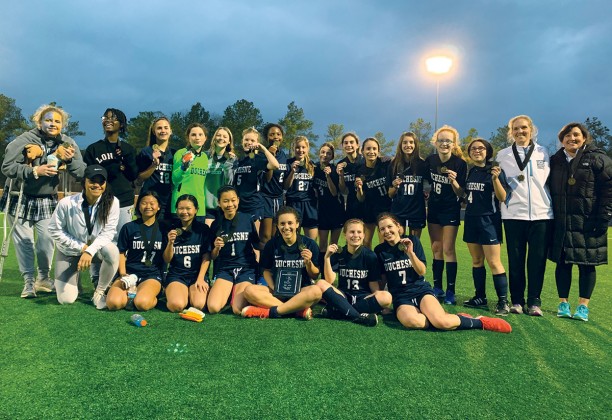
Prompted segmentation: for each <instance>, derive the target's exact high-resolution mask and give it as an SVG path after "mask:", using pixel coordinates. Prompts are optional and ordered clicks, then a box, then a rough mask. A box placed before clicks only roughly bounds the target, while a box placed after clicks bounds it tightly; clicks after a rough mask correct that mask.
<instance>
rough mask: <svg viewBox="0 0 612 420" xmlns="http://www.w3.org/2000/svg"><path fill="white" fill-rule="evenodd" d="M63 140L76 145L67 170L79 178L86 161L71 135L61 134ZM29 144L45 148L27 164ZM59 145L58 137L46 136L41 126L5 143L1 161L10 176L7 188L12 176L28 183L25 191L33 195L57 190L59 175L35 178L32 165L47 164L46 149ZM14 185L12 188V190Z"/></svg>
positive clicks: (52, 192) (50, 193) (81, 176)
mask: <svg viewBox="0 0 612 420" xmlns="http://www.w3.org/2000/svg"><path fill="white" fill-rule="evenodd" d="M61 142H62V143H63V142H68V143H70V144H72V145H73V146H74V149H75V153H74V157H73V158H72V160H71V161H70V162H68V163H66V169H67V171H68V172H69V173H70V174H71V175H72V176H73V177H75V178H76V179H79V180H80V179H81V178H83V173H84V171H85V167H86V166H87V165H85V162H83V157H82V156H81V151H80V150H79V146H77V144H76V142H75V141H74V140H73V139H71V138H70V137H68V136H66V135H64V134H62V137H61ZM28 144H37V145H39V146H40V147H41V148H42V149H43V156H42V157H41V158H37V159H36V160H34V162H33V163H32V165H31V166H30V165H28V164H27V163H26V160H25V154H24V149H25V146H26V145H28ZM55 148H56V145H55V140H51V139H47V138H44V137H43V135H42V133H41V131H40V130H39V129H38V128H35V129H32V130H30V131H26V132H25V133H23V134H21V135H20V136H18V137H17V138H15V139H14V140H13V141H11V142H10V143H9V144H8V145H7V146H6V151H5V154H4V161H3V162H2V173H3V174H4V175H5V176H6V177H7V180H6V184H5V188H7V187H8V184H9V182H10V179H17V180H18V181H23V182H25V185H24V188H23V192H24V194H27V195H30V196H35V197H39V196H45V195H52V194H56V193H57V186H58V184H59V176H52V177H49V176H40V177H39V178H38V179H35V178H34V172H33V167H34V166H39V165H44V164H46V163H47V152H48V151H49V150H54V149H55ZM14 189H15V187H13V190H14Z"/></svg>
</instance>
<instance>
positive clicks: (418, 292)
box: [374, 213, 512, 333]
mask: <svg viewBox="0 0 612 420" xmlns="http://www.w3.org/2000/svg"><path fill="white" fill-rule="evenodd" d="M400 226H401V225H400V223H399V221H398V220H397V219H396V218H395V216H393V215H392V214H390V213H383V214H381V215H380V216H378V230H379V231H380V233H381V234H382V235H383V238H384V240H385V242H383V243H381V244H379V245H378V246H377V247H376V248H375V249H374V252H375V253H376V254H377V255H378V261H379V264H380V267H381V271H382V273H383V274H382V280H383V285H381V286H384V283H388V286H389V292H391V295H393V308H394V309H395V314H396V316H397V319H398V320H399V322H400V323H401V324H402V325H403V326H404V327H406V328H409V329H425V328H427V327H429V326H430V325H431V326H432V327H434V328H436V329H439V330H470V329H484V330H490V331H497V332H503V333H509V332H511V331H512V327H511V326H510V324H508V323H507V322H506V321H504V320H503V319H500V318H489V317H485V316H479V317H476V318H472V317H471V316H470V315H467V314H458V315H453V314H448V313H446V312H445V311H444V309H443V308H442V305H440V302H439V301H438V299H436V297H435V295H434V291H433V289H432V288H431V285H430V284H429V283H428V282H426V281H425V278H424V275H425V270H426V268H425V253H424V252H423V247H422V245H421V241H420V240H419V238H417V237H416V236H414V235H408V236H405V235H402V234H401V231H400Z"/></svg>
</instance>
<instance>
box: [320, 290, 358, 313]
mask: <svg viewBox="0 0 612 420" xmlns="http://www.w3.org/2000/svg"><path fill="white" fill-rule="evenodd" d="M323 299H325V301H326V302H327V304H328V305H331V306H333V307H334V308H336V309H337V310H338V311H339V312H341V313H343V314H344V315H345V316H346V317H347V318H348V319H351V320H353V319H357V318H359V312H357V309H355V308H353V305H351V304H350V303H349V302H348V300H346V299H345V298H344V296H342V295H339V294H338V293H336V292H335V291H334V289H332V288H331V287H330V288H328V289H327V290H326V291H325V292H323Z"/></svg>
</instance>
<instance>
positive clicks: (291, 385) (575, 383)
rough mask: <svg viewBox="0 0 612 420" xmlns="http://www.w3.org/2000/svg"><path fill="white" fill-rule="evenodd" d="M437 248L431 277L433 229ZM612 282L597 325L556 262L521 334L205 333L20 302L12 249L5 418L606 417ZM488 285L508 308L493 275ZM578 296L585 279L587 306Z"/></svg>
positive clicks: (5, 326)
mask: <svg viewBox="0 0 612 420" xmlns="http://www.w3.org/2000/svg"><path fill="white" fill-rule="evenodd" d="M459 238H461V232H460V233H459ZM423 243H424V247H425V249H426V255H427V257H428V270H430V267H431V252H430V250H429V249H428V247H429V240H428V238H427V234H426V232H424V234H423ZM457 251H458V253H459V258H458V259H459V275H458V284H457V293H458V296H457V297H458V301H462V300H464V299H467V298H469V297H471V295H472V292H473V287H472V280H471V268H470V257H469V253H468V251H467V248H466V247H465V245H464V244H463V243H462V242H460V241H458V243H457ZM503 255H505V251H503ZM610 274H612V270H611V269H610V267H609V266H602V267H598V269H597V275H598V283H597V286H596V289H595V293H594V296H593V297H594V299H593V301H592V304H591V305H590V308H591V320H590V321H589V322H587V323H585V322H580V321H573V320H566V319H557V318H556V316H555V313H556V306H557V299H556V289H555V285H554V265H552V264H550V263H549V265H548V269H547V272H546V280H545V285H544V291H543V294H542V300H543V309H544V313H545V316H544V317H543V318H534V317H529V316H526V315H509V316H508V317H507V318H506V319H507V320H508V321H509V322H510V323H511V324H512V327H513V332H512V333H511V334H507V335H506V334H497V333H491V332H488V331H459V332H435V331H407V330H405V329H404V328H402V327H401V325H400V324H399V323H398V322H397V321H396V320H395V318H394V316H392V315H387V316H384V317H379V320H380V321H381V323H380V324H379V325H378V326H377V327H376V328H367V327H363V326H359V325H356V324H352V323H350V322H344V321H332V320H328V319H322V318H320V317H316V318H315V319H314V320H313V321H310V322H306V321H303V320H297V319H281V320H269V319H267V320H259V319H242V318H239V317H236V316H234V315H232V314H231V311H228V310H226V311H225V312H223V313H221V314H219V315H214V316H211V315H207V316H206V318H205V320H204V322H202V323H192V322H188V321H184V320H182V319H180V318H179V317H178V315H176V314H171V313H168V312H166V311H165V310H163V309H155V310H152V311H150V312H148V313H146V314H144V316H145V318H146V319H147V320H148V321H149V325H148V326H147V327H144V328H138V327H135V326H133V325H132V324H130V322H129V318H130V315H131V313H130V312H126V311H119V312H109V311H96V310H95V309H94V308H93V307H92V306H91V304H90V302H89V297H90V296H91V292H92V289H91V286H90V285H89V284H86V285H85V292H84V294H83V297H82V298H79V300H78V301H77V302H76V303H75V304H74V305H68V306H60V305H59V304H57V301H56V299H55V296H54V295H53V294H39V297H38V298H37V299H31V300H25V299H21V298H19V293H20V291H21V287H22V282H21V279H19V273H18V270H17V268H16V260H15V258H14V255H13V253H12V252H11V256H10V257H9V258H8V259H7V261H6V263H5V270H4V275H3V279H2V283H0V321H1V324H2V326H1V329H0V343H2V348H3V350H4V352H3V355H2V358H1V362H0V373H1V378H2V380H1V381H0V417H2V418H43V417H44V418H194V417H199V418H254V417H263V418H270V417H282V418H359V419H361V418H423V417H427V418H492V417H495V418H553V417H554V418H579V417H583V418H587V417H588V418H606V417H608V416H609V413H610V412H612V405H611V403H610V402H609V398H608V394H609V384H610V380H611V379H612V376H611V362H610V356H611V349H612V345H611V344H612V340H611V339H610V337H611V335H610V333H611V327H610V326H611V323H610V321H611V320H612V315H611V314H610V311H609V309H608V308H607V307H606V305H605V304H606V297H607V295H608V294H609V291H610V285H611V283H612V280H611V277H612V276H611V275H610ZM575 277H577V273H576V274H575ZM487 281H488V283H487V286H488V291H489V298H490V306H491V309H492V308H493V306H494V298H493V297H494V296H495V293H494V288H493V286H492V281H491V280H490V273H489V274H488V280H487ZM85 283H86V282H85ZM577 289H578V287H577V278H575V279H574V287H573V289H572V293H571V299H570V302H571V304H572V309H574V308H575V306H576V300H577ZM162 306H163V305H159V307H160V308H161V307H162ZM445 308H446V309H447V310H448V311H449V312H468V313H471V314H473V315H491V314H490V313H489V312H488V311H485V310H474V309H467V308H463V307H462V306H460V305H458V306H456V307H449V306H445ZM319 311H320V307H316V308H315V313H318V312H319ZM177 345H178V346H177ZM175 349H178V351H174V350H175Z"/></svg>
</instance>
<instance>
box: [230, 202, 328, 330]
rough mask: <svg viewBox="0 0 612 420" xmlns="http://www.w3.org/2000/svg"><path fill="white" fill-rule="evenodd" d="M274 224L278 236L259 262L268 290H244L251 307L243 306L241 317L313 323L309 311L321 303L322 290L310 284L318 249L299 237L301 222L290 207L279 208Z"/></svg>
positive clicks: (266, 248) (260, 287) (317, 257)
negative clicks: (294, 318) (310, 321)
mask: <svg viewBox="0 0 612 420" xmlns="http://www.w3.org/2000/svg"><path fill="white" fill-rule="evenodd" d="M276 220H277V224H276V227H277V229H278V233H279V234H278V235H277V236H275V237H274V238H272V239H271V240H270V241H268V243H267V244H266V246H265V248H264V250H263V251H262V253H261V259H260V261H259V264H260V267H261V269H262V270H263V276H264V279H265V280H266V283H267V286H261V285H256V284H253V285H249V286H248V287H247V288H246V289H245V291H244V296H245V298H246V300H247V301H248V302H249V303H250V304H251V305H253V306H246V307H245V308H244V309H243V310H242V316H243V317H247V318H253V317H256V318H280V317H283V316H287V315H295V316H297V317H298V318H303V319H306V320H309V319H312V310H311V309H310V307H311V306H312V305H314V304H315V303H317V302H318V301H319V300H321V290H320V289H319V288H318V287H317V286H316V285H314V284H313V281H314V279H316V278H317V276H318V275H319V268H318V267H317V266H316V261H318V259H319V247H318V246H317V244H316V242H315V241H314V240H312V239H310V238H308V237H306V236H302V235H299V234H298V231H299V229H300V221H299V220H300V219H299V215H298V213H297V211H296V210H295V209H294V208H293V207H289V206H283V207H281V208H280V210H279V211H278V213H277V215H276Z"/></svg>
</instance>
